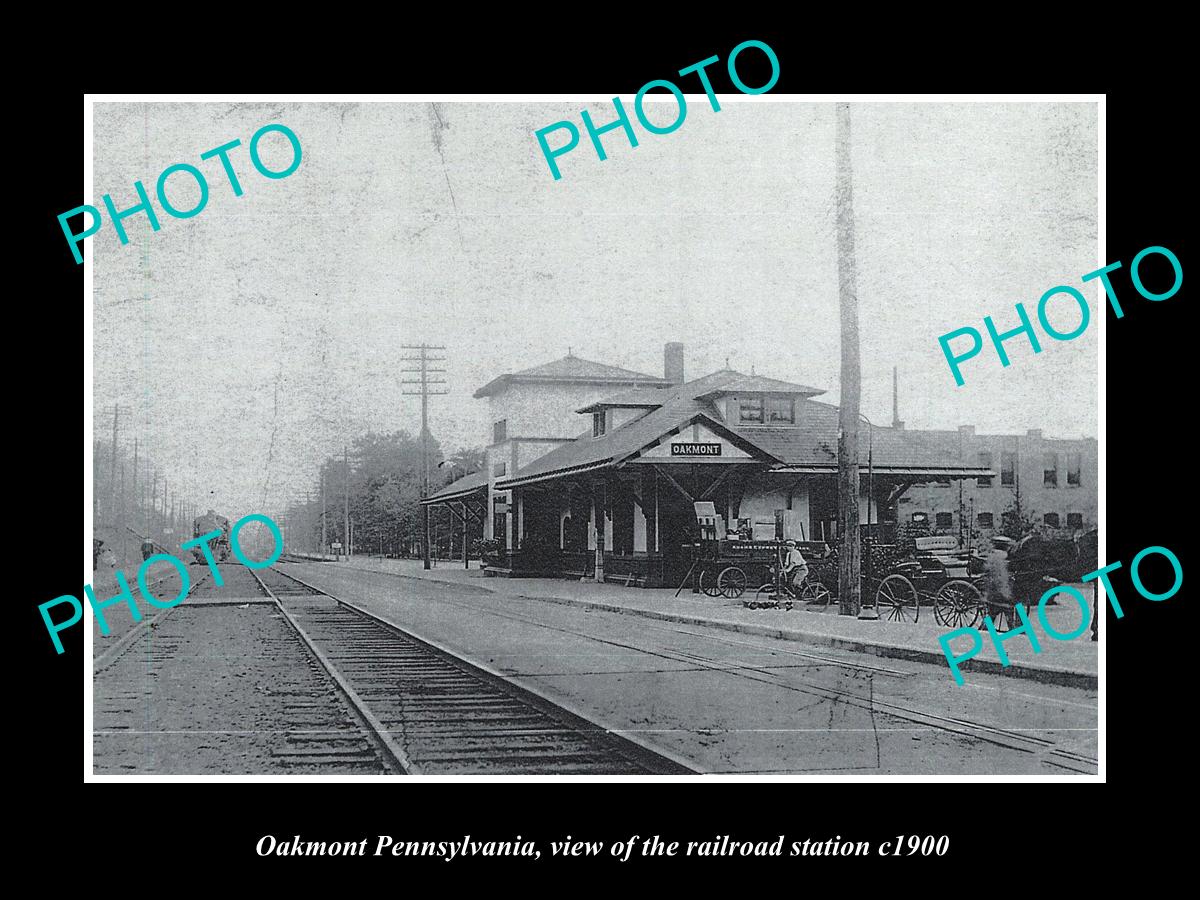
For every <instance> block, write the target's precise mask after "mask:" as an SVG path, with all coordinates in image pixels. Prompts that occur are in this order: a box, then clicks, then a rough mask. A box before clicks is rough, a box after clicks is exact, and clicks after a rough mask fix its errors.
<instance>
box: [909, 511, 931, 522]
mask: <svg viewBox="0 0 1200 900" xmlns="http://www.w3.org/2000/svg"><path fill="white" fill-rule="evenodd" d="M912 520H913V522H914V523H916V524H918V525H923V524H924V523H926V522H928V521H929V513H923V512H915V513H913V514H912Z"/></svg>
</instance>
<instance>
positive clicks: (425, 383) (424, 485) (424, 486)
mask: <svg viewBox="0 0 1200 900" xmlns="http://www.w3.org/2000/svg"><path fill="white" fill-rule="evenodd" d="M402 347H403V349H405V350H416V351H417V355H416V356H412V355H409V356H406V357H404V360H403V361H404V362H410V363H418V364H419V365H418V367H417V368H407V369H401V370H400V371H401V372H419V373H420V376H421V377H420V378H405V379H402V380H401V382H400V383H401V384H419V385H420V386H421V389H420V390H419V391H401V393H403V394H412V395H416V394H418V393H419V394H420V395H421V499H422V500H424V499H425V498H426V497H428V496H429V395H430V394H448V393H449V391H447V390H445V389H441V390H437V389H435V390H430V385H435V384H446V379H445V378H431V377H430V376H431V375H444V374H445V373H446V370H445V369H440V368H431V367H430V365H429V364H430V363H431V362H443V361H445V359H446V357H444V356H430V355H429V351H430V350H445V349H446V348H445V347H442V346H434V345H431V344H403V345H402ZM421 517H422V522H423V528H422V538H421V545H422V558H423V560H424V562H423V565H424V567H425V568H426V569H428V568H429V507H428V505H426V504H424V503H422V504H421Z"/></svg>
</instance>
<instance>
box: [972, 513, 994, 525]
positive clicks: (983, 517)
mask: <svg viewBox="0 0 1200 900" xmlns="http://www.w3.org/2000/svg"><path fill="white" fill-rule="evenodd" d="M975 522H976V524H978V525H979V527H980V528H991V527H992V524H993V519H992V514H991V513H979V515H977V516H976V517H975Z"/></svg>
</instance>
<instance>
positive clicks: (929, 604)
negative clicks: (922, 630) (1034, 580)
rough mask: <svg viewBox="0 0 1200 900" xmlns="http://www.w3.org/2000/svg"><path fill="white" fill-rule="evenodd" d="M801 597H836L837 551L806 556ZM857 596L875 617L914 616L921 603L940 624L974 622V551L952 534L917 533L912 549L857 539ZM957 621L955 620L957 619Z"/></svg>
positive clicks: (977, 607)
mask: <svg viewBox="0 0 1200 900" xmlns="http://www.w3.org/2000/svg"><path fill="white" fill-rule="evenodd" d="M808 564H809V573H808V578H807V580H806V581H805V583H804V589H803V591H802V592H801V598H802V599H803V600H804V601H805V602H806V604H807V605H806V607H805V608H806V609H810V610H814V609H815V610H825V609H828V608H829V606H830V605H831V604H832V603H833V601H835V600H836V599H837V597H838V559H837V551H836V549H835V550H832V551H830V552H829V553H828V554H827V555H825V556H824V557H821V558H817V559H809V561H808ZM862 569H863V574H862V596H863V602H864V605H868V606H869V605H870V603H871V602H873V603H874V605H875V609H876V611H877V612H878V615H879V617H880V618H881V619H883V620H885V621H889V622H916V621H918V620H919V619H920V616H921V610H922V607H924V608H926V609H930V608H931V609H932V611H933V617H934V619H935V620H936V621H937V622H938V623H939V624H941V625H955V626H956V627H962V626H963V625H970V624H974V623H975V622H977V621H979V618H980V616H981V615H982V607H983V594H982V593H981V592H980V590H979V588H978V587H977V586H976V582H977V581H979V579H980V577H981V575H980V574H979V571H978V570H979V569H980V565H979V564H978V563H977V561H976V559H975V557H973V556H971V555H970V554H969V553H964V552H962V551H959V550H958V541H957V540H955V539H954V538H953V537H933V538H917V539H916V545H915V548H914V549H911V550H909V549H906V548H904V547H902V546H901V545H899V544H882V543H878V542H875V541H870V540H865V541H864V542H863V562H862ZM960 623H961V624H960Z"/></svg>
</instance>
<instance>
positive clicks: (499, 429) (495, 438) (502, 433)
mask: <svg viewBox="0 0 1200 900" xmlns="http://www.w3.org/2000/svg"><path fill="white" fill-rule="evenodd" d="M507 439H508V419H501V420H500V421H499V422H496V423H495V424H494V425H492V443H493V444H500V443H503V442H504V441H506V440H507Z"/></svg>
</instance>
